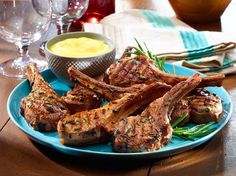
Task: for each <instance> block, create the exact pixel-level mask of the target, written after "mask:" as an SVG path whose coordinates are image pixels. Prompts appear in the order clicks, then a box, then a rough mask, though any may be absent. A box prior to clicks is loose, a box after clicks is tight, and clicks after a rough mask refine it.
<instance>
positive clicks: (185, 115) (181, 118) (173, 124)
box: [171, 112, 188, 128]
mask: <svg viewBox="0 0 236 176" xmlns="http://www.w3.org/2000/svg"><path fill="white" fill-rule="evenodd" d="M187 115H188V113H187V112H186V113H185V114H183V115H181V116H180V118H178V120H176V121H175V122H174V123H172V124H171V126H172V128H175V127H176V126H177V125H179V124H180V123H181V122H182V121H183V120H184V119H185V117H187Z"/></svg>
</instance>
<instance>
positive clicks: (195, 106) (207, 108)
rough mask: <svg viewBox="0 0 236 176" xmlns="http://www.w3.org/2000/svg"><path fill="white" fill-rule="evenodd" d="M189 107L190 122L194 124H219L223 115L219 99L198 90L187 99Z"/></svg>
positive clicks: (205, 91) (204, 90) (201, 89)
mask: <svg viewBox="0 0 236 176" xmlns="http://www.w3.org/2000/svg"><path fill="white" fill-rule="evenodd" d="M188 100H189V104H190V107H191V115H190V120H191V121H192V122H194V123H196V124H200V123H209V122H219V121H220V119H221V117H222V115H223V107H222V103H221V99H220V97H218V96H216V95H215V94H212V93H210V92H208V91H207V90H206V89H203V88H198V89H195V90H194V91H193V92H191V95H190V96H189V97H188Z"/></svg>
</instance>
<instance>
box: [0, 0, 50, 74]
mask: <svg viewBox="0 0 236 176" xmlns="http://www.w3.org/2000/svg"><path fill="white" fill-rule="evenodd" d="M51 14H52V7H51V1H50V0H0V37H1V38H3V39H4V40H6V41H8V42H10V43H14V44H15V45H16V47H17V49H18V51H19V57H17V58H15V59H11V60H8V61H5V62H3V63H1V64H0V73H1V74H3V75H5V76H9V77H15V78H24V77H25V71H26V67H27V65H28V64H29V63H36V64H37V66H38V67H39V68H40V69H41V70H42V69H44V68H46V67H47V62H46V61H45V60H41V59H37V58H32V57H30V56H29V54H28V47H29V45H30V44H31V43H33V42H35V41H37V40H38V39H40V37H41V35H42V34H43V33H44V32H45V31H46V30H47V29H48V26H49V24H50V20H51Z"/></svg>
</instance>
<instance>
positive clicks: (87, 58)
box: [45, 31, 116, 60]
mask: <svg viewBox="0 0 236 176" xmlns="http://www.w3.org/2000/svg"><path fill="white" fill-rule="evenodd" d="M76 34H81V37H83V36H82V34H85V35H94V36H99V37H100V38H102V39H101V40H102V41H104V42H106V41H108V43H109V47H111V50H109V51H107V52H105V53H102V54H99V55H95V56H88V57H68V56H60V55H57V54H55V53H53V52H52V51H51V50H50V49H49V48H48V45H49V44H50V42H53V41H54V40H58V39H60V38H61V37H63V38H64V37H65V36H74V35H76ZM69 38H70V37H69ZM71 38H74V37H71ZM88 38H89V37H88ZM65 39H66V37H65ZM55 43H56V42H55ZM106 44H107V42H106ZM115 49H116V46H115V42H114V41H112V40H111V39H110V38H108V37H107V36H105V35H102V34H99V33H96V32H84V31H79V32H67V33H65V34H60V35H57V36H55V37H53V38H51V39H50V40H48V41H47V42H46V45H45V51H46V53H47V52H48V53H50V54H52V55H54V56H56V57H60V59H73V60H78V59H80V60H90V59H94V58H95V57H102V56H105V55H106V54H109V53H111V52H114V51H115ZM46 55H47V54H46Z"/></svg>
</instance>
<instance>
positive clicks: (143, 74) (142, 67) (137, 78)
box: [104, 55, 224, 87]
mask: <svg viewBox="0 0 236 176" xmlns="http://www.w3.org/2000/svg"><path fill="white" fill-rule="evenodd" d="M187 78H188V77H186V76H177V75H172V74H168V73H164V72H162V71H160V70H159V69H158V68H157V67H156V66H155V64H154V62H153V61H151V60H150V59H147V58H146V57H145V56H141V55H137V56H134V57H124V58H122V59H120V60H119V61H118V62H114V63H113V64H111V66H110V67H109V68H108V69H107V71H106V73H105V77H104V81H105V82H107V83H108V84H111V85H115V86H120V87H129V86H131V85H133V84H143V83H144V84H150V83H152V82H156V81H157V82H164V83H167V84H169V85H172V86H174V85H176V84H177V83H179V82H181V81H185V80H186V79H187ZM223 79H224V75H215V76H206V77H203V78H202V82H201V83H200V84H199V87H205V86H221V84H222V80H223Z"/></svg>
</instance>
